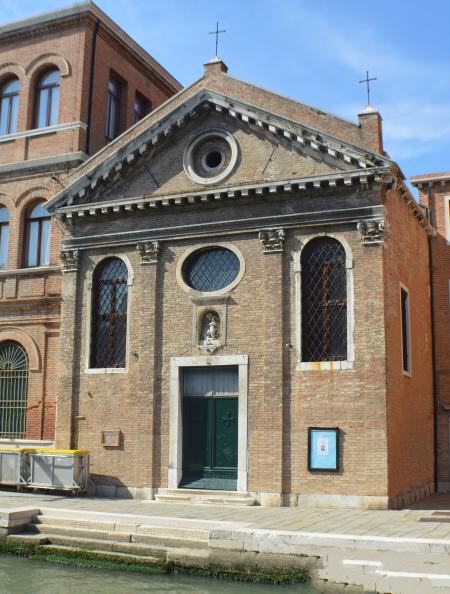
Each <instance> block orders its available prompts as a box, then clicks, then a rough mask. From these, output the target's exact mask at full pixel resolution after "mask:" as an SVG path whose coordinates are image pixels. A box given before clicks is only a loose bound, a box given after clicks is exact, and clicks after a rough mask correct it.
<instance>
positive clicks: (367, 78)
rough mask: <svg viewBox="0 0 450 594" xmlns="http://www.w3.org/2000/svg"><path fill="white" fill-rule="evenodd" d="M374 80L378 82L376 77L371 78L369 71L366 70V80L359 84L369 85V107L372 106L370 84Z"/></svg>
mask: <svg viewBox="0 0 450 594" xmlns="http://www.w3.org/2000/svg"><path fill="white" fill-rule="evenodd" d="M372 80H377V78H376V76H375V77H373V78H369V71H368V70H366V78H364V79H363V80H360V81H359V84H361V83H365V84H366V85H367V105H370V83H371V81H372Z"/></svg>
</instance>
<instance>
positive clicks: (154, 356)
mask: <svg viewBox="0 0 450 594" xmlns="http://www.w3.org/2000/svg"><path fill="white" fill-rule="evenodd" d="M136 248H137V251H138V252H139V254H140V256H141V265H140V266H139V268H138V270H137V274H136V281H137V282H136V291H137V292H139V293H140V294H141V295H145V299H142V300H141V301H140V303H141V306H140V311H139V318H140V320H141V323H140V325H139V337H138V351H137V353H136V354H133V353H132V356H133V355H135V356H136V355H137V357H138V358H139V360H138V369H139V392H138V396H139V401H140V406H141V408H142V410H143V411H145V414H144V415H143V417H142V423H145V426H144V425H142V426H141V431H140V435H141V437H142V444H141V447H142V451H143V452H145V455H143V456H142V483H143V486H144V487H155V485H159V482H160V478H161V477H160V452H159V447H160V432H161V419H160V418H159V414H158V411H159V410H160V406H159V405H160V401H159V399H160V395H161V386H160V379H159V359H160V358H159V356H158V353H157V352H156V350H157V345H158V336H160V334H159V332H158V309H157V308H158V275H159V262H158V261H159V255H160V246H159V242H156V241H155V242H143V243H139V244H138V245H137V246H136ZM149 264H150V265H149Z"/></svg>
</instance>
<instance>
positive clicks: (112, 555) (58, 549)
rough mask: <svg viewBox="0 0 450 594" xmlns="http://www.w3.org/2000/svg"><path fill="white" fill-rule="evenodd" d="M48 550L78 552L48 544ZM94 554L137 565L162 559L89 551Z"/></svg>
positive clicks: (96, 550)
mask: <svg viewBox="0 0 450 594" xmlns="http://www.w3.org/2000/svg"><path fill="white" fill-rule="evenodd" d="M45 548H46V549H50V550H55V551H76V550H78V549H77V548H75V547H68V546H65V545H55V544H47V545H45ZM89 551H90V552H92V553H97V554H99V555H101V556H102V557H111V559H126V560H127V561H128V560H129V561H133V560H134V561H136V563H142V562H143V561H148V562H149V563H152V562H157V561H161V557H152V556H151V555H145V557H143V556H142V555H135V554H133V553H121V552H120V551H101V550H100V549H89Z"/></svg>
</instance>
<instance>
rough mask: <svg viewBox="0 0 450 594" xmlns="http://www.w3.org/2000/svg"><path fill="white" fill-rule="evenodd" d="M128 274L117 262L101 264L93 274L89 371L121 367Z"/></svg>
mask: <svg viewBox="0 0 450 594" xmlns="http://www.w3.org/2000/svg"><path fill="white" fill-rule="evenodd" d="M127 282H128V270H127V267H126V265H125V263H124V262H123V260H120V259H119V258H108V259H106V260H104V261H103V262H101V263H100V264H99V265H98V266H97V268H96V270H95V273H94V280H93V295H92V325H91V361H90V363H91V367H93V368H103V367H124V366H125V357H126V344H127V335H126V334H127V297H128V285H127Z"/></svg>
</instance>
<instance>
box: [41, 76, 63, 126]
mask: <svg viewBox="0 0 450 594" xmlns="http://www.w3.org/2000/svg"><path fill="white" fill-rule="evenodd" d="M60 78H61V76H60V73H59V70H58V69H57V68H52V69H51V70H46V71H45V72H44V74H43V75H42V76H41V78H40V79H39V80H38V84H37V88H36V123H35V125H36V128H46V127H47V126H54V125H55V124H57V123H58V112H59V84H60Z"/></svg>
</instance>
